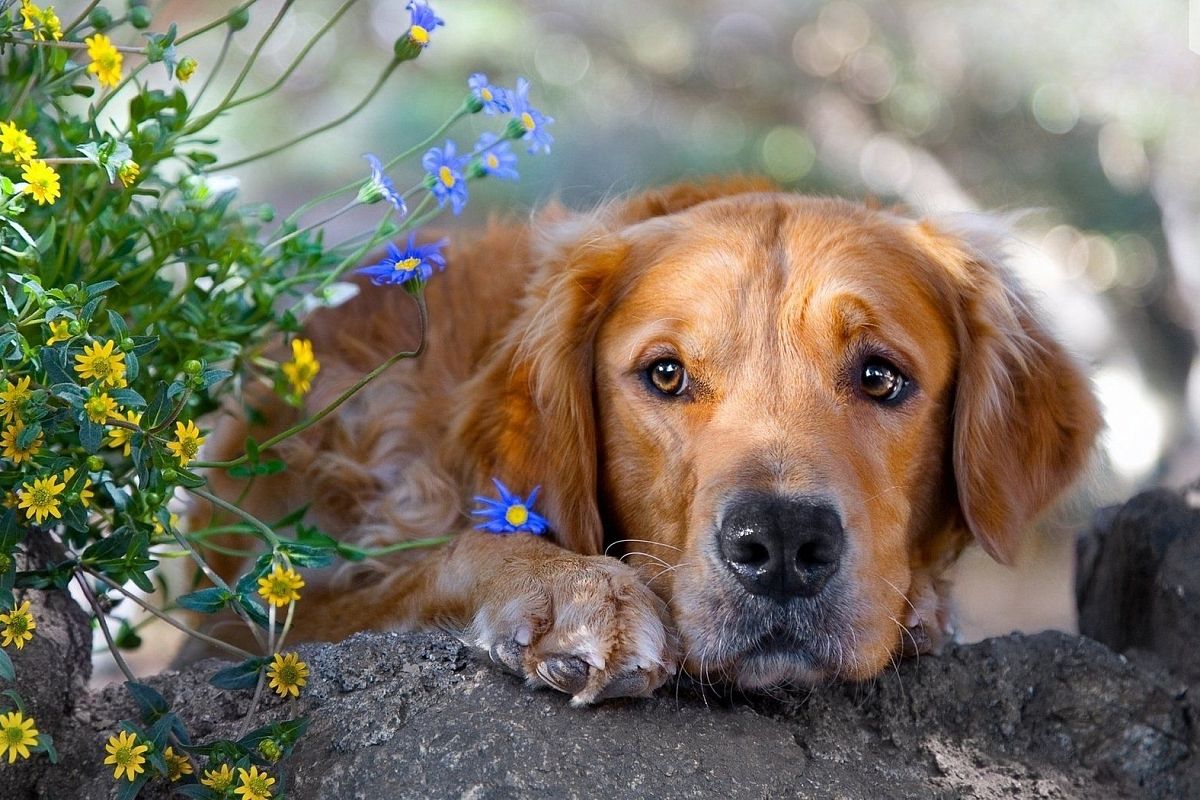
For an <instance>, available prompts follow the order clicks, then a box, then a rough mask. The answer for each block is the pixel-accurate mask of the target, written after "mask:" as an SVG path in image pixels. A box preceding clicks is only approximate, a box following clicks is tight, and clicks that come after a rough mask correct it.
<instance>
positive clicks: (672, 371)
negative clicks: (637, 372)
mask: <svg viewBox="0 0 1200 800" xmlns="http://www.w3.org/2000/svg"><path fill="white" fill-rule="evenodd" d="M646 378H647V379H648V380H649V381H650V385H651V386H653V387H654V388H655V389H656V390H657V391H659V392H661V393H662V394H665V395H669V396H671V397H678V396H679V395H681V394H683V393H684V392H685V391H687V388H688V374H687V370H686V369H684V368H683V364H680V363H679V362H678V361H676V360H675V359H673V358H660V359H659V360H658V361H655V362H654V363H653V364H651V365H650V367H649V368H648V369H647V370H646Z"/></svg>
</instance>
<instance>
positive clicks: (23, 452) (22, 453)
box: [0, 420, 45, 464]
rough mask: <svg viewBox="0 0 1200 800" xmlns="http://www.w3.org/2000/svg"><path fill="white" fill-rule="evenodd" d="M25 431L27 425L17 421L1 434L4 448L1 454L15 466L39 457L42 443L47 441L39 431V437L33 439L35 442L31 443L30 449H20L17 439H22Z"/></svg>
mask: <svg viewBox="0 0 1200 800" xmlns="http://www.w3.org/2000/svg"><path fill="white" fill-rule="evenodd" d="M24 430H25V423H24V422H22V421H21V420H17V421H16V422H14V423H13V424H12V425H10V426H9V427H7V428H5V429H4V433H0V447H3V450H0V454H3V455H4V457H5V458H8V459H11V460H12V462H13V463H14V464H20V463H21V462H22V461H29V460H30V459H31V458H33V457H34V456H35V455H37V452H38V450H41V449H42V441H43V440H44V439H45V435H44V434H43V433H42V432H41V431H38V435H37V436H35V437H33V441H32V442H30V443H29V446H28V447H25V448H21V447H18V446H17V439H19V438H21V433H22V431H24Z"/></svg>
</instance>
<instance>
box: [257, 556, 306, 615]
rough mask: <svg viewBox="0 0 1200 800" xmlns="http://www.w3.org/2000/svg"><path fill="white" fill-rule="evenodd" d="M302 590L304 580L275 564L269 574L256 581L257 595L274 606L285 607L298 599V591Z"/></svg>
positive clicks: (291, 570) (293, 572)
mask: <svg viewBox="0 0 1200 800" xmlns="http://www.w3.org/2000/svg"><path fill="white" fill-rule="evenodd" d="M303 588H304V578H301V577H300V574H299V573H298V572H296V571H295V570H293V569H284V568H283V567H282V566H281V565H279V564H275V565H274V566H273V567H271V574H270V575H264V576H263V577H261V578H259V579H258V593H259V594H260V595H262V598H263V599H264V600H266V601H267V602H268V603H270V604H271V605H274V606H286V605H287V604H288V603H293V602H295V601H297V600H299V599H300V590H301V589H303Z"/></svg>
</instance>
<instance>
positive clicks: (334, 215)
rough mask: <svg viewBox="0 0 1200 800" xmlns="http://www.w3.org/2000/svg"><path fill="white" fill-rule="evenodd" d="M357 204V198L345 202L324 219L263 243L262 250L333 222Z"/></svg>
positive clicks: (277, 245) (264, 250) (265, 250)
mask: <svg viewBox="0 0 1200 800" xmlns="http://www.w3.org/2000/svg"><path fill="white" fill-rule="evenodd" d="M357 205H359V202H358V200H357V199H355V200H352V201H350V202H349V203H346V205H344V206H342V207H341V208H339V209H338V210H337V211H335V212H333V213H332V214H330V215H329V216H327V217H325V218H324V219H322V220H318V221H317V222H314V223H312V224H311V225H305V226H304V227H303V228H297V229H296V230H294V231H292V232H291V233H289V234H287V235H286V236H281V237H279V238H278V239H276V240H275V241H273V242H268V243H267V244H265V245H263V249H262V252H264V253H265V252H267V251H268V250H270V249H271V248H272V247H279V246H280V245H282V244H283V243H284V242H286V241H289V240H291V239H294V238H296V237H297V236H299V235H300V234H302V233H308V232H309V231H311V230H312V229H313V228H319V227H321V226H322V225H325V224H326V223H329V222H333V221H334V220H335V219H337V218H338V217H340V216H341V215H342V214H345V213H346V212H347V211H349V210H350V209H352V208H354V207H355V206H357Z"/></svg>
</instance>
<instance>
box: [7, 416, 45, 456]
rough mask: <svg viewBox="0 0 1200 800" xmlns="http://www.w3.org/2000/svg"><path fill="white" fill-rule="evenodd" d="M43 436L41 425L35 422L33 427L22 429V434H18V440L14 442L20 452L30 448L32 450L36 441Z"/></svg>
mask: <svg viewBox="0 0 1200 800" xmlns="http://www.w3.org/2000/svg"><path fill="white" fill-rule="evenodd" d="M41 435H42V426H41V423H38V422H35V423H33V424H32V425H26V426H25V427H24V428H22V429H21V432H20V433H18V434H17V438H16V441H15V442H14V444H15V445H16V447H17V449H18V450H28V449H29V448H31V447H32V446H33V442H34V440H36V439H37V438H38V437H39V436H41Z"/></svg>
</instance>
